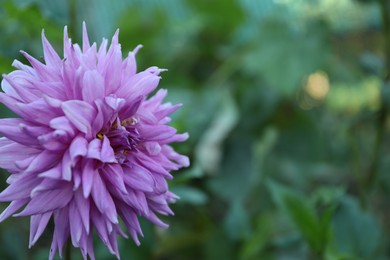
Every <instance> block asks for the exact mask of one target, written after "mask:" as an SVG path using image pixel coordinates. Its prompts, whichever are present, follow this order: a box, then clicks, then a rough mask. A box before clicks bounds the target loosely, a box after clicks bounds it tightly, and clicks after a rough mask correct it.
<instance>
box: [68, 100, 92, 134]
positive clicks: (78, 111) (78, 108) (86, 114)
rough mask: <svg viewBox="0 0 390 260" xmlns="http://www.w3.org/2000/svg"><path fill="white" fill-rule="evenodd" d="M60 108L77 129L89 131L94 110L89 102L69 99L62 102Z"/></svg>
mask: <svg viewBox="0 0 390 260" xmlns="http://www.w3.org/2000/svg"><path fill="white" fill-rule="evenodd" d="M62 110H63V111H64V113H65V115H66V117H67V118H68V119H69V121H71V122H72V123H73V124H74V126H75V127H77V129H79V130H80V131H81V132H83V133H85V134H89V133H91V123H92V121H93V120H94V118H95V115H96V111H95V109H94V108H93V107H92V106H91V105H90V104H88V103H86V102H84V101H80V100H69V101H65V102H64V103H62Z"/></svg>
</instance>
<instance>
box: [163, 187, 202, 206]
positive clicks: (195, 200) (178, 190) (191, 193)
mask: <svg viewBox="0 0 390 260" xmlns="http://www.w3.org/2000/svg"><path fill="white" fill-rule="evenodd" d="M171 191H172V192H173V193H175V194H176V195H177V196H179V197H180V202H181V203H189V204H192V205H203V204H205V203H206V202H207V195H206V194H205V193H204V192H203V191H201V190H199V189H197V188H194V187H190V186H184V185H182V186H180V187H174V188H172V189H171Z"/></svg>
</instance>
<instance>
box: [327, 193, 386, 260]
mask: <svg viewBox="0 0 390 260" xmlns="http://www.w3.org/2000/svg"><path fill="white" fill-rule="evenodd" d="M332 224H333V227H334V245H333V247H334V248H336V249H337V250H338V251H339V252H341V253H343V254H346V255H348V256H351V257H358V258H362V259H377V257H378V256H379V255H378V250H379V248H380V246H381V241H382V234H381V229H380V227H379V225H378V222H377V220H376V219H375V217H374V216H373V215H372V213H371V212H367V211H363V210H362V209H361V208H360V207H359V204H358V203H357V202H356V200H355V199H353V198H352V197H349V196H345V197H343V198H342V200H341V204H340V206H339V207H338V208H337V210H336V211H335V213H334V217H333V220H332Z"/></svg>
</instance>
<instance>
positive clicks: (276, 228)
mask: <svg viewBox="0 0 390 260" xmlns="http://www.w3.org/2000/svg"><path fill="white" fill-rule="evenodd" d="M388 2H389V1H387V0H378V1H375V0H372V1H368V0H366V1H363V0H360V1H357V0H134V1H131V0H111V1H107V0H86V1H81V0H68V1H66V0H58V1H51V0H14V1H12V0H0V35H1V36H0V71H1V73H8V72H10V71H12V67H11V63H12V61H13V59H15V58H16V59H19V60H21V61H23V62H26V60H24V59H23V58H22V56H21V55H20V53H19V50H21V49H23V50H25V51H27V52H29V53H30V54H32V55H33V56H35V57H40V56H42V47H41V39H40V35H41V30H42V28H44V29H45V33H46V35H47V37H48V38H49V40H50V41H51V42H52V43H53V45H54V46H55V48H56V50H57V51H59V52H60V53H62V33H63V27H64V25H68V29H69V33H70V35H71V36H72V38H73V42H79V43H81V29H82V21H86V23H87V26H88V31H89V34H90V39H92V40H94V41H97V42H98V43H100V42H101V39H102V37H106V38H111V37H112V35H113V33H114V31H115V29H116V28H120V42H121V44H122V49H123V51H124V53H126V52H127V51H130V50H132V49H133V48H135V47H136V46H137V45H138V44H143V45H144V48H143V49H141V51H140V52H139V53H138V55H137V59H138V64H139V68H140V69H145V68H147V67H149V66H152V65H156V66H159V67H162V68H167V69H169V71H168V72H165V73H164V74H163V80H162V81H161V83H160V87H161V88H167V89H169V96H168V99H167V101H171V102H175V103H183V104H184V106H183V108H182V109H181V110H180V111H178V112H176V113H175V115H174V120H173V123H172V124H173V125H174V126H175V127H177V128H178V129H179V130H180V131H181V132H185V131H187V132H189V133H190V136H191V137H190V139H189V141H188V142H186V143H184V144H178V145H175V148H176V149H177V150H178V151H180V152H182V153H184V154H187V155H189V156H190V158H191V162H192V165H191V167H190V168H188V169H185V170H182V171H180V172H177V173H175V179H174V180H173V181H171V182H170V187H171V189H172V190H173V191H174V192H176V193H177V194H178V195H179V196H180V197H181V200H180V201H179V202H178V203H177V204H175V205H173V206H172V208H173V210H174V211H175V213H176V215H175V216H174V217H169V218H164V220H166V221H167V222H168V223H169V224H170V228H169V229H168V230H161V229H157V228H155V227H154V226H153V225H151V224H149V223H147V222H142V226H143V230H144V235H145V237H144V238H143V239H142V240H141V243H142V245H141V246H140V247H137V246H135V245H134V243H133V242H132V241H131V240H125V239H121V240H120V252H121V256H122V259H133V260H137V259H164V260H165V259H248V260H249V259H286V260H287V259H329V260H333V259H335V260H336V259H340V260H341V259H368V260H371V259H390V241H389V234H390V147H389V136H388V133H389V131H388V130H389V128H390V120H389V116H388V108H389V106H390V84H389V82H388V79H389V61H390V18H389V17H390V9H389V3H388ZM0 113H1V116H2V117H9V116H12V114H11V113H10V112H9V111H7V110H6V109H5V108H4V107H1V110H0ZM6 176H7V174H6V173H4V172H3V173H1V186H2V187H3V188H4V187H5V179H6ZM0 207H1V208H2V209H3V208H5V207H6V205H4V204H2V205H1V206H0ZM51 228H52V227H50V226H49V228H48V230H47V231H46V232H45V233H44V235H43V237H42V238H41V239H40V241H39V242H38V243H37V245H36V246H34V247H33V248H32V249H28V232H29V220H28V219H27V218H11V219H8V220H6V221H5V222H4V223H1V224H0V259H47V257H48V253H49V246H50V243H51V232H50V229H51ZM96 242H97V243H96V245H95V251H96V255H97V259H114V257H113V256H111V255H110V254H109V252H108V250H107V249H105V247H104V246H103V245H102V244H101V242H100V241H98V240H97V241H96ZM73 259H81V255H80V253H79V252H78V250H74V253H73Z"/></svg>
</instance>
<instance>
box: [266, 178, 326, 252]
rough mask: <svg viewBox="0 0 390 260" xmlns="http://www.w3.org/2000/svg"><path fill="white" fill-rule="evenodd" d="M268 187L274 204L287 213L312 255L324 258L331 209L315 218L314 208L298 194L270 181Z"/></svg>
mask: <svg viewBox="0 0 390 260" xmlns="http://www.w3.org/2000/svg"><path fill="white" fill-rule="evenodd" d="M268 186H269V188H270V190H271V193H272V196H273V198H274V200H275V202H276V204H277V205H278V206H279V207H280V208H281V209H283V210H284V211H285V212H287V213H288V216H289V217H290V219H291V220H292V221H293V222H294V223H295V224H296V225H297V227H298V228H299V231H300V232H301V234H302V236H303V237H304V238H305V240H306V241H307V243H308V244H309V246H310V248H311V249H312V251H313V253H314V254H315V255H317V256H319V257H322V256H324V253H325V249H326V247H327V246H328V242H329V238H330V234H331V233H330V232H331V231H330V220H331V217H332V214H333V208H327V209H326V210H325V211H324V212H323V213H322V214H321V216H317V214H316V210H315V208H314V206H313V205H312V204H310V203H309V201H308V200H307V198H305V197H304V196H302V195H301V194H299V193H298V192H296V191H293V190H291V189H288V188H286V187H283V186H281V185H280V184H277V183H274V182H271V181H268Z"/></svg>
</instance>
